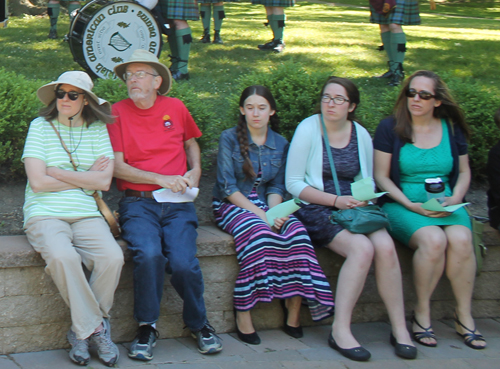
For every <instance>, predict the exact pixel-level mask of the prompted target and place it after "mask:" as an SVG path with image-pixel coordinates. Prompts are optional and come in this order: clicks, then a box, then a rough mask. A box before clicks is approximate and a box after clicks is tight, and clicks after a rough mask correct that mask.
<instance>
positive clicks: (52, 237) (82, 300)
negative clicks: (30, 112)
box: [22, 71, 123, 366]
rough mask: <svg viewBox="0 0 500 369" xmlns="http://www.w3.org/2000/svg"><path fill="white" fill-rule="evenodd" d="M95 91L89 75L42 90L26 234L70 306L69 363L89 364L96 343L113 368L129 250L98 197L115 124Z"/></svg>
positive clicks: (68, 75)
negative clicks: (113, 320)
mask: <svg viewBox="0 0 500 369" xmlns="http://www.w3.org/2000/svg"><path fill="white" fill-rule="evenodd" d="M92 87H93V83H92V80H91V79H90V77H89V76H88V75H87V74H86V73H84V72H78V71H71V72H65V73H63V74H61V75H60V76H59V78H58V80H57V81H54V82H51V83H48V84H46V85H44V86H42V87H40V88H39V89H38V91H37V95H38V98H39V99H40V101H41V102H42V103H44V104H45V105H46V107H44V108H42V109H41V110H40V113H39V114H40V117H38V118H36V119H35V120H33V121H32V122H31V125H30V128H29V132H28V137H27V138H26V144H25V147H24V153H23V156H22V160H23V162H24V166H25V169H26V174H27V176H28V183H27V186H26V194H25V203H24V207H23V211H24V229H25V232H26V235H27V236H28V240H29V242H30V243H31V245H32V246H33V248H34V249H35V250H36V251H37V252H39V253H40V254H41V256H42V257H43V259H44V260H45V262H46V263H47V266H46V268H45V271H46V272H47V274H49V275H50V276H51V277H52V279H53V281H54V283H55V284H56V286H57V288H58V289H59V292H60V294H61V297H62V298H63V299H64V301H65V302H66V303H67V304H68V306H69V308H70V311H71V321H72V325H71V328H70V330H69V332H68V334H67V337H68V341H69V343H70V344H71V346H72V349H71V351H70V353H69V356H70V358H71V360H72V361H73V362H75V363H77V364H79V365H87V364H88V363H89V361H90V355H89V344H90V343H91V342H93V343H95V344H96V345H97V351H98V355H99V358H100V359H101V360H102V361H103V362H104V364H106V365H108V366H112V365H114V364H115V363H116V362H117V361H118V348H117V347H116V345H115V344H114V343H113V342H112V341H111V335H110V324H109V310H110V309H111V306H112V304H113V296H114V292H115V289H116V287H117V285H118V280H119V278H120V273H121V269H122V266H123V253H122V250H121V249H120V246H118V244H117V243H116V241H115V240H114V238H113V236H112V235H111V233H110V230H109V226H108V225H107V224H106V222H105V220H104V219H103V217H102V216H101V214H100V213H99V210H98V208H97V205H96V201H95V200H94V198H93V197H92V194H93V193H94V192H95V191H101V190H107V189H108V188H109V186H110V183H111V179H112V176H113V166H114V165H113V162H114V156H113V150H112V148H111V144H110V141H109V137H108V133H107V129H106V124H105V123H111V122H113V118H112V116H111V115H110V106H109V103H107V102H106V101H104V100H101V99H99V98H98V97H97V96H96V95H95V94H94V93H92V91H91V90H92ZM82 263H83V264H84V265H85V267H86V268H87V269H88V270H89V271H90V273H91V275H90V280H89V281H87V278H86V277H85V273H84V270H83V268H82Z"/></svg>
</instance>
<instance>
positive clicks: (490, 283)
mask: <svg viewBox="0 0 500 369" xmlns="http://www.w3.org/2000/svg"><path fill="white" fill-rule="evenodd" d="M484 242H485V244H486V245H487V246H488V248H489V251H488V256H487V257H486V259H485V260H484V266H483V272H482V273H481V275H480V276H479V277H478V278H477V282H476V288H475V291H474V300H473V311H474V316H475V317H485V318H486V317H498V316H499V313H498V312H499V311H500V292H498V285H499V283H500V238H499V234H498V233H497V232H496V231H495V230H493V229H492V228H490V227H486V229H485V233H484ZM119 244H120V246H121V247H122V249H123V251H124V254H125V260H126V263H125V266H124V268H123V271H122V275H121V278H120V283H119V286H118V288H117V290H116V293H115V304H114V307H113V309H112V311H111V316H112V325H113V339H114V340H115V341H116V342H129V341H131V340H132V339H133V337H134V335H135V332H136V323H135V321H134V319H133V316H132V315H133V280H132V270H133V265H132V259H131V255H130V252H129V251H128V250H127V248H126V245H125V242H123V241H119ZM197 245H198V257H199V259H200V266H201V269H202V271H203V276H204V280H205V303H206V307H207V316H208V318H209V320H210V322H211V324H212V325H213V326H214V327H215V328H216V329H217V331H218V332H220V333H224V332H234V329H235V326H234V318H233V311H232V309H233V307H232V292H233V287H234V282H235V280H236V276H237V274H238V271H239V267H238V263H237V261H236V257H235V250H234V242H233V239H232V237H231V236H229V235H228V234H226V233H224V232H222V231H221V230H220V229H218V228H216V227H215V226H201V227H200V228H199V229H198V239H197ZM397 252H398V255H399V259H400V263H401V269H402V272H403V288H404V293H405V304H406V311H407V316H408V317H409V315H410V311H411V309H412V306H413V303H414V301H415V291H414V288H413V283H412V262H411V259H412V251H411V250H409V249H408V248H406V247H400V246H399V247H397ZM317 255H318V260H319V263H320V265H321V266H322V268H323V270H324V272H325V275H326V276H327V278H328V280H329V282H330V284H331V286H332V289H333V290H334V291H335V286H336V283H337V276H338V272H339V269H340V267H341V266H342V263H343V261H344V259H343V258H342V257H340V256H338V255H336V254H334V253H333V252H331V251H329V250H325V249H321V250H317ZM44 267H45V263H44V261H43V259H42V258H41V257H40V256H39V254H38V253H36V252H35V251H34V250H33V248H32V247H31V246H30V245H29V243H28V241H27V239H26V237H25V236H0V354H6V353H16V352H27V351H40V350H48V349H57V348H65V347H67V342H66V339H65V333H66V331H67V329H68V328H69V326H70V315H69V309H68V307H67V306H66V305H65V303H64V302H63V301H62V299H61V297H60V295H59V293H58V291H57V288H56V287H55V285H54V284H53V282H52V279H51V278H50V276H48V275H47V274H46V273H45V271H44ZM167 278H168V277H167ZM453 309H454V299H453V295H452V293H451V287H450V284H449V282H448V280H447V279H446V278H442V279H441V281H440V282H439V284H438V286H437V288H436V291H435V293H434V295H433V298H432V318H433V319H441V318H451V317H452V314H453ZM252 316H253V318H254V319H253V320H254V325H255V327H256V329H257V330H261V329H271V328H278V327H280V326H281V325H282V323H283V313H282V311H281V308H280V305H279V303H278V301H273V302H272V303H270V304H258V305H257V306H256V307H255V309H254V310H252ZM380 320H387V312H386V309H385V307H384V305H383V303H382V301H381V299H380V297H379V295H378V292H377V288H376V282H375V278H374V273H373V268H372V270H371V271H370V273H369V275H368V278H367V280H366V283H365V287H364V289H363V293H362V294H361V296H360V299H359V301H358V303H357V304H356V307H355V309H354V311H353V323H358V322H369V321H380ZM331 321H332V319H331V318H330V319H327V320H325V321H323V322H321V323H319V324H330V323H331ZM301 322H302V325H304V326H308V325H314V324H318V323H313V322H312V320H311V318H310V314H309V311H308V310H307V308H303V309H302V312H301ZM183 327H184V324H183V321H182V301H181V299H180V298H179V296H178V295H177V293H176V292H175V291H174V289H173V288H172V286H171V285H170V283H168V281H167V282H166V283H165V288H164V297H163V300H162V305H161V312H160V318H159V321H158V329H159V331H160V337H161V338H171V337H180V336H187V335H189V332H188V331H187V330H186V329H184V328H183Z"/></svg>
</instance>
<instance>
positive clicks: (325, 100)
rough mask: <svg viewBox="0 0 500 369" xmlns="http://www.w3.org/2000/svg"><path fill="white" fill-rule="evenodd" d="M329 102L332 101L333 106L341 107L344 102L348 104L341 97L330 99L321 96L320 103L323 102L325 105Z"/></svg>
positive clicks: (326, 96)
mask: <svg viewBox="0 0 500 369" xmlns="http://www.w3.org/2000/svg"><path fill="white" fill-rule="evenodd" d="M330 101H333V103H334V104H335V105H342V104H344V103H346V102H349V100H347V99H346V98H344V97H341V96H335V97H332V96H330V95H323V96H321V102H324V103H325V104H329V103H330Z"/></svg>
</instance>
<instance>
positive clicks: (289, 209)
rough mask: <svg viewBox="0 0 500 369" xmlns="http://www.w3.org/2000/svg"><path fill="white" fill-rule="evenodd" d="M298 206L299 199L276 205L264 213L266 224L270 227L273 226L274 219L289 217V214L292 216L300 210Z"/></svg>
mask: <svg viewBox="0 0 500 369" xmlns="http://www.w3.org/2000/svg"><path fill="white" fill-rule="evenodd" d="M298 204H300V200H299V199H292V200H288V201H285V202H282V203H281V204H278V205H276V206H275V207H273V208H271V209H269V210H268V211H267V212H266V218H267V222H268V223H269V225H270V226H271V227H272V226H274V219H276V218H284V217H287V216H289V215H290V214H293V213H294V212H296V211H297V210H299V209H300V206H299V205H298Z"/></svg>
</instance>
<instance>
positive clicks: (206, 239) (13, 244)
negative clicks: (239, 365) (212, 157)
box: [0, 226, 236, 269]
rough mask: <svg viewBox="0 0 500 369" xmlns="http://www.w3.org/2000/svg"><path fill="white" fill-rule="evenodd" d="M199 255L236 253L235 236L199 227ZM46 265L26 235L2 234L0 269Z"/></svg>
mask: <svg viewBox="0 0 500 369" xmlns="http://www.w3.org/2000/svg"><path fill="white" fill-rule="evenodd" d="M118 244H119V245H120V246H121V248H122V250H123V253H124V255H125V260H126V261H129V260H132V256H131V254H130V252H129V251H128V249H127V244H126V243H125V241H123V240H122V239H119V240H118ZM197 246H198V254H197V255H198V257H204V256H220V255H236V253H235V251H234V241H233V238H232V237H231V236H230V235H228V234H227V233H225V232H223V231H221V230H220V229H218V228H217V227H214V226H200V227H199V228H198V239H197ZM35 266H45V261H44V260H43V259H42V257H41V256H40V254H39V253H37V252H36V251H35V250H34V249H33V247H31V245H30V243H29V242H28V239H27V238H26V236H24V235H17V236H0V269H1V268H24V267H35Z"/></svg>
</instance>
